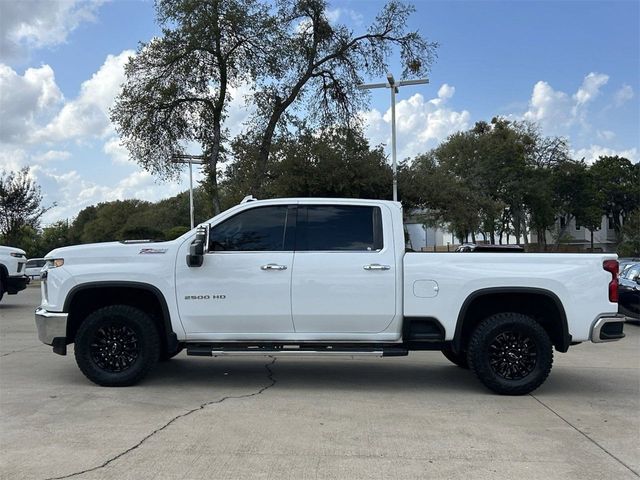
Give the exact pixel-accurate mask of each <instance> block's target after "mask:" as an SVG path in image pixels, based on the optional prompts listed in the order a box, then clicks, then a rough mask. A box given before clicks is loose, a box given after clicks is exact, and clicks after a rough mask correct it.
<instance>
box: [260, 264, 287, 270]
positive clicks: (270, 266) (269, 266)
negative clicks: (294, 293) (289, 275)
mask: <svg viewBox="0 0 640 480" xmlns="http://www.w3.org/2000/svg"><path fill="white" fill-rule="evenodd" d="M260 269H261V270H286V269H287V266H286V265H278V264H277V263H267V264H266V265H262V266H261V267H260Z"/></svg>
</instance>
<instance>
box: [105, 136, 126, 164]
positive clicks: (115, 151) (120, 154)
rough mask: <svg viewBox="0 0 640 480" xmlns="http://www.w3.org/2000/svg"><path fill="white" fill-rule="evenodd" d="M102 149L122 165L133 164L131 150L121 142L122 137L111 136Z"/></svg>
mask: <svg viewBox="0 0 640 480" xmlns="http://www.w3.org/2000/svg"><path fill="white" fill-rule="evenodd" d="M102 150H103V151H104V153H106V154H107V155H109V156H110V157H111V160H112V161H113V163H116V164H120V165H131V163H132V162H131V160H130V159H129V152H128V151H127V149H126V148H125V147H124V146H123V145H122V144H121V143H120V138H118V137H111V138H109V139H108V140H107V141H106V142H105V144H104V145H103V147H102Z"/></svg>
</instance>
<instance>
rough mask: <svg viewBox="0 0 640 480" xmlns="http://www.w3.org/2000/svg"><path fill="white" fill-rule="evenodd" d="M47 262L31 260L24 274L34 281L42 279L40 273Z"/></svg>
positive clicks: (41, 259) (37, 259)
mask: <svg viewBox="0 0 640 480" xmlns="http://www.w3.org/2000/svg"><path fill="white" fill-rule="evenodd" d="M45 263H47V261H46V260H45V259H44V258H30V259H29V260H27V264H26V265H25V270H24V273H25V275H26V276H27V277H29V278H30V279H32V280H38V279H40V272H41V270H42V267H44V264H45Z"/></svg>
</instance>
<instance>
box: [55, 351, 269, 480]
mask: <svg viewBox="0 0 640 480" xmlns="http://www.w3.org/2000/svg"><path fill="white" fill-rule="evenodd" d="M271 358H272V361H271V362H269V363H267V364H265V366H264V368H266V369H267V372H268V374H267V378H268V379H269V380H270V382H271V383H269V384H268V385H265V386H264V387H262V388H260V389H259V390H257V391H255V392H253V393H246V394H244V395H228V396H226V397H222V398H220V399H218V400H212V401H211V402H205V403H203V404H202V405H200V406H199V407H196V408H193V409H191V410H189V411H187V412H185V413H181V414H180V415H176V416H175V417H173V418H172V419H171V420H169V421H168V422H166V423H165V424H164V425H162V426H161V427H159V428H156V429H155V430H154V431H153V432H151V433H150V434H148V435H147V436H145V437H144V438H143V439H142V440H140V441H139V442H138V443H136V444H135V445H134V446H132V447H129V448H127V449H126V450H125V451H123V452H120V453H118V454H117V455H114V456H113V457H111V458H109V459H108V460H107V461H105V462H104V463H102V464H100V465H97V466H95V467H91V468H87V469H85V470H81V471H79V472H74V473H70V474H68V475H62V476H61V477H48V478H46V479H44V480H64V479H67V478H72V477H77V476H78V475H83V474H85V473H89V472H95V471H96V470H100V469H101V468H104V467H106V466H107V465H109V464H110V463H113V462H115V461H116V460H118V459H119V458H122V457H124V456H125V455H128V454H129V453H131V452H133V451H134V450H136V449H138V448H139V447H141V446H142V445H143V444H144V443H145V442H146V441H147V440H149V439H150V438H151V437H153V436H154V435H156V434H157V433H160V432H161V431H163V430H164V429H165V428H167V427H168V426H169V425H171V424H172V423H174V422H175V421H177V420H179V419H181V418H184V417H187V416H189V415H191V414H192V413H195V412H198V411H200V410H203V409H204V408H206V407H208V406H209V405H216V404H219V403H222V402H224V401H225V400H230V399H239V398H249V397H255V396H257V395H260V394H262V393H264V392H265V391H266V390H268V389H270V388H271V387H273V386H274V385H275V384H276V382H277V381H276V379H275V378H273V370H271V366H272V365H273V364H274V363H276V358H275V357H271Z"/></svg>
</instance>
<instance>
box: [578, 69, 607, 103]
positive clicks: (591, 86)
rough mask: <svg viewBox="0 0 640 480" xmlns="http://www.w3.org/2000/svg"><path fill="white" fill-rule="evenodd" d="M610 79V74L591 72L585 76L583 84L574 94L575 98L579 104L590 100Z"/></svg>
mask: <svg viewBox="0 0 640 480" xmlns="http://www.w3.org/2000/svg"><path fill="white" fill-rule="evenodd" d="M608 81H609V75H605V74H604V73H594V72H591V73H590V74H589V75H587V76H586V77H584V80H583V81H582V86H581V87H580V88H579V89H578V91H577V92H576V93H575V94H574V95H573V98H574V99H575V101H576V102H577V104H578V105H583V104H585V103H587V102H590V101H591V100H593V99H594V98H596V97H597V96H598V95H599V93H600V88H602V87H603V86H604V85H605V84H606V83H607V82H608Z"/></svg>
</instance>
